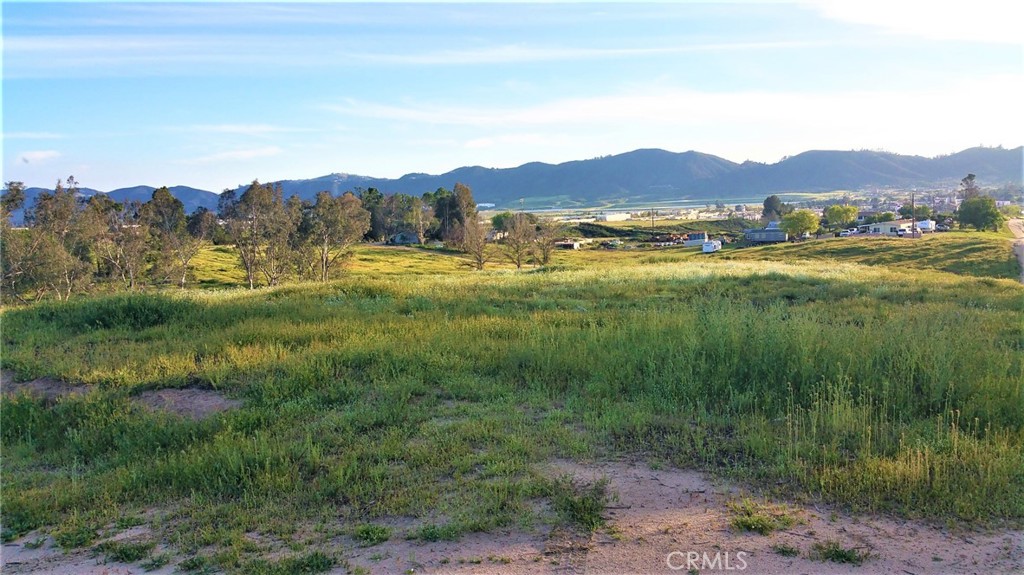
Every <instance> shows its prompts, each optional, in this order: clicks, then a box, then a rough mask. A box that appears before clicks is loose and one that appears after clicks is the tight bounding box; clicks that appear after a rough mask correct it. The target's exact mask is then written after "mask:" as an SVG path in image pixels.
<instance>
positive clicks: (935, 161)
mask: <svg viewBox="0 0 1024 575" xmlns="http://www.w3.org/2000/svg"><path fill="white" fill-rule="evenodd" d="M968 173H973V174H976V175H977V177H978V181H979V182H980V183H982V184H987V185H1001V184H1006V183H1011V184H1014V185H1021V184H1022V180H1024V147H1017V148H1013V149H1006V148H1001V147H999V148H985V147H976V148H969V149H966V150H963V151H961V152H957V153H955V154H950V155H946V156H938V157H935V158H925V157H922V156H907V155H901V154H894V153H891V152H879V151H869V150H860V151H835V150H811V151H807V152H803V153H801V154H798V155H796V156H791V157H787V158H784V159H783V160H781V161H779V162H776V163H774V164H762V163H757V162H744V163H742V164H737V163H736V162H732V161H729V160H726V159H724V158H720V157H718V156H713V155H710V154H704V153H701V152H695V151H689V152H682V153H674V152H668V151H665V150H659V149H643V150H634V151H632V152H626V153H624V154H617V155H614V156H604V157H600V158H593V159H590V160H577V161H572V162H565V163H562V164H545V163H541V162H531V163H528V164H523V165H521V166H518V167H515V168H502V169H497V168H484V167H481V166H469V167H462V168H458V169H455V170H452V171H450V172H447V173H444V174H439V175H431V174H423V173H412V174H406V175H404V176H402V177H401V178H397V179H384V178H373V177H369V176H359V175H353V174H344V173H334V174H328V175H325V176H320V177H317V178H310V179H304V180H282V181H280V182H275V183H280V184H281V187H282V189H283V190H284V194H285V196H286V197H289V196H292V195H297V196H299V197H301V198H303V199H307V200H312V199H314V198H315V197H316V194H317V193H319V192H321V191H325V190H326V191H330V192H331V193H333V194H340V193H343V192H346V191H349V190H354V189H357V188H371V187H373V188H377V189H379V190H381V191H382V192H384V193H387V194H392V193H399V192H400V193H405V194H413V195H417V196H419V195H421V194H423V193H424V192H429V191H433V190H436V189H437V188H440V187H444V188H449V189H450V188H452V187H453V186H454V185H455V183H456V182H461V183H464V184H466V185H468V186H469V187H470V188H471V189H472V190H473V195H474V197H475V198H476V200H477V201H478V202H481V203H493V204H497V205H498V206H516V205H518V204H519V202H520V200H521V199H522V200H531V201H530V206H531V207H535V208H540V207H551V206H554V205H556V203H557V204H559V205H577V206H594V205H600V204H602V203H606V202H610V201H620V202H621V201H625V200H628V201H631V202H634V203H636V202H644V201H665V200H679V199H694V200H701V199H707V200H717V199H729V198H738V197H751V196H760V195H767V194H773V193H785V192H824V191H832V190H856V189H861V188H870V187H878V188H884V187H925V186H943V187H948V188H951V189H952V188H954V187H956V185H957V184H958V183H959V181H960V179H961V178H963V177H964V176H965V175H967V174H968ZM153 189H154V188H153V187H151V186H135V187H131V188H120V189H117V190H112V191H110V192H108V193H109V195H110V196H111V198H113V199H114V200H116V201H127V200H139V201H146V200H148V199H149V198H150V197H151V195H152V193H153ZM243 189H244V187H241V188H239V190H243ZM170 190H171V193H172V194H174V196H175V197H177V198H178V199H179V200H181V201H182V203H184V204H185V209H186V210H187V211H188V212H190V213H191V212H194V211H195V210H197V209H199V208H200V207H205V208H207V209H211V210H215V209H216V207H217V198H218V194H215V193H213V192H209V191H206V190H200V189H196V188H190V187H187V186H175V187H172V188H170ZM42 191H44V190H43V189H42V188H29V189H28V190H26V204H27V205H31V204H32V202H34V201H35V198H36V196H38V194H39V193H40V192H42ZM81 193H82V195H83V196H89V195H92V194H94V193H98V192H97V190H91V189H88V188H83V189H82V190H81ZM21 218H22V215H21V213H20V211H19V212H17V213H15V214H13V218H12V219H13V220H14V221H15V222H16V223H17V222H20V221H21Z"/></svg>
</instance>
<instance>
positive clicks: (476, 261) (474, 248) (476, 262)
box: [455, 214, 490, 270]
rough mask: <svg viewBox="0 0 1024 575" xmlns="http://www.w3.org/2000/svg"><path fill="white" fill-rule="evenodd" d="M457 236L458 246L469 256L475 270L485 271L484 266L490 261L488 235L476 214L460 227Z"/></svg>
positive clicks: (457, 229)
mask: <svg viewBox="0 0 1024 575" xmlns="http://www.w3.org/2000/svg"><path fill="white" fill-rule="evenodd" d="M455 235H456V236H457V237H456V244H457V245H458V246H459V249H461V250H462V251H464V252H466V254H468V255H469V258H470V265H471V266H472V267H473V269H476V270H482V269H484V264H486V263H487V262H488V260H489V259H490V254H489V253H488V250H487V233H486V231H485V230H484V226H483V224H482V223H480V220H479V219H477V217H476V215H475V214H474V216H473V217H472V218H470V219H468V220H466V222H465V223H464V224H460V225H458V227H457V228H456V229H455Z"/></svg>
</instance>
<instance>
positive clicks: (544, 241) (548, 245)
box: [531, 218, 565, 266]
mask: <svg viewBox="0 0 1024 575" xmlns="http://www.w3.org/2000/svg"><path fill="white" fill-rule="evenodd" d="M563 235H565V228H564V226H563V225H562V224H561V223H560V222H559V221H558V220H555V219H553V218H542V219H540V220H539V221H538V222H537V235H536V238H535V239H534V242H533V246H532V248H531V249H532V251H533V261H534V262H537V263H539V264H540V265H542V266H546V265H548V263H549V262H550V261H551V254H552V253H553V252H554V251H555V242H556V241H558V240H559V239H561V238H562V236H563Z"/></svg>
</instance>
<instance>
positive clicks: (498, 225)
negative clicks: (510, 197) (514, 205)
mask: <svg viewBox="0 0 1024 575" xmlns="http://www.w3.org/2000/svg"><path fill="white" fill-rule="evenodd" d="M514 217H515V214H513V213H512V212H510V211H508V210H505V211H504V212H500V213H497V214H494V215H493V216H491V228H493V229H495V230H497V231H499V232H503V231H505V229H506V227H507V226H508V223H509V222H510V221H512V218H514Z"/></svg>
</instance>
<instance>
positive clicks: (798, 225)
mask: <svg viewBox="0 0 1024 575" xmlns="http://www.w3.org/2000/svg"><path fill="white" fill-rule="evenodd" d="M820 224H821V222H820V218H818V215H817V214H815V213H814V212H812V211H811V210H795V211H793V212H790V213H788V214H786V215H785V216H783V217H782V229H783V230H785V231H786V233H787V234H789V235H791V236H796V237H800V236H802V235H804V234H805V233H810V232H813V231H814V230H816V229H818V226H819V225H820Z"/></svg>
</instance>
